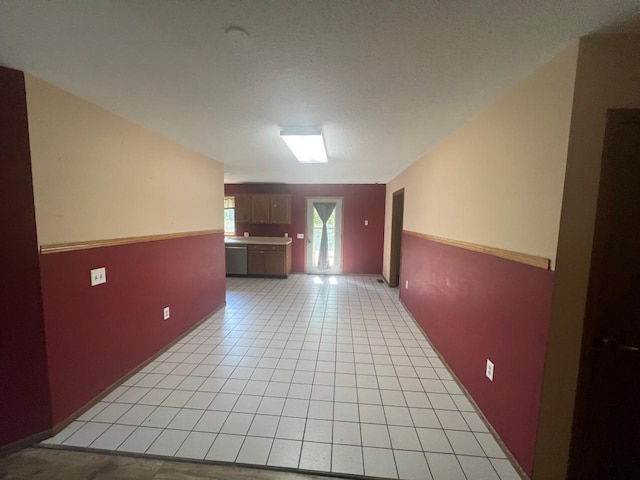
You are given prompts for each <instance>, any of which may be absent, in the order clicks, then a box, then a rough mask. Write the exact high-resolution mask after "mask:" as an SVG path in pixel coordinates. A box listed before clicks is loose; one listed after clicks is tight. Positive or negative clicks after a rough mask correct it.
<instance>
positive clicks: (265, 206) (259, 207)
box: [251, 195, 271, 223]
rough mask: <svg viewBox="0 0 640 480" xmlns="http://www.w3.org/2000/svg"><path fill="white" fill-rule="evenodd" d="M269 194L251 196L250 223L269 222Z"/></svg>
mask: <svg viewBox="0 0 640 480" xmlns="http://www.w3.org/2000/svg"><path fill="white" fill-rule="evenodd" d="M270 198H271V197H270V196H269V195H252V196H251V223H271V222H270V216H269V211H270Z"/></svg>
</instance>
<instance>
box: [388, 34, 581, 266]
mask: <svg viewBox="0 0 640 480" xmlns="http://www.w3.org/2000/svg"><path fill="white" fill-rule="evenodd" d="M577 51H578V46H577V42H576V43H574V44H572V45H571V46H570V47H568V48H566V49H565V50H563V51H562V52H561V53H559V54H558V55H557V56H555V57H554V58H553V59H552V60H550V61H549V62H548V63H546V64H545V65H544V66H542V67H541V68H539V69H538V70H536V71H535V72H534V73H533V74H531V75H530V76H528V77H527V78H525V79H523V80H522V81H521V82H519V83H518V84H517V85H516V86H514V87H513V88H512V89H511V90H509V91H508V92H507V93H506V94H505V95H504V96H502V97H501V98H499V99H497V100H496V101H494V102H493V103H492V104H491V105H489V106H488V107H487V108H486V109H485V110H483V111H482V112H481V113H480V114H478V115H477V116H476V117H474V118H473V119H472V120H470V121H469V122H468V123H467V124H466V125H464V126H463V127H461V128H460V129H459V130H457V131H456V132H454V133H453V134H452V135H450V136H449V137H448V138H447V139H445V140H444V141H443V142H442V143H440V144H439V145H437V146H436V147H435V148H434V149H433V150H431V151H430V152H429V153H427V154H426V155H425V156H424V157H423V158H422V159H420V160H419V161H417V162H416V163H414V164H413V165H412V166H410V167H409V168H408V169H406V170H405V171H403V172H402V173H400V174H399V175H398V176H397V177H396V178H394V179H393V180H392V181H391V182H389V183H388V184H387V203H386V219H385V249H384V263H383V274H384V275H385V278H388V275H389V248H390V238H391V237H390V233H391V230H390V228H391V206H392V200H391V199H392V194H393V192H395V191H397V190H398V189H400V188H403V187H404V188H405V214H404V229H405V230H411V231H415V232H419V233H425V234H430V235H435V236H439V237H445V238H451V239H455V240H462V241H466V242H471V243H477V244H481V245H486V246H490V247H496V248H502V249H506V250H513V251H516V252H522V253H527V254H531V255H537V256H541V257H545V258H549V259H551V261H552V265H553V264H554V260H555V256H556V246H557V241H558V228H559V223H560V205H561V202H562V188H563V181H564V170H565V164H566V157H567V145H568V140H569V122H570V118H571V106H572V100H573V86H574V79H575V70H576V59H577Z"/></svg>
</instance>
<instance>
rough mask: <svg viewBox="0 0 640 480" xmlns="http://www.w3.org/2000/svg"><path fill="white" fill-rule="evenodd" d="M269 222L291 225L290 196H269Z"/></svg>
mask: <svg viewBox="0 0 640 480" xmlns="http://www.w3.org/2000/svg"><path fill="white" fill-rule="evenodd" d="M269 220H270V221H271V223H287V224H288V223H291V195H270V196H269Z"/></svg>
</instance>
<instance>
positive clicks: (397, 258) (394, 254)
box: [388, 188, 404, 287]
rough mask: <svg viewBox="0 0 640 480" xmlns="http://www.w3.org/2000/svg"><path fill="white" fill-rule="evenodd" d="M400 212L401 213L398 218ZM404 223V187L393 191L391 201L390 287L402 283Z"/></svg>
mask: <svg viewBox="0 0 640 480" xmlns="http://www.w3.org/2000/svg"><path fill="white" fill-rule="evenodd" d="M399 197H402V211H401V212H398V210H399V208H398V206H399V205H400V203H399ZM399 213H400V215H401V217H400V218H398V216H399ZM403 223H404V188H401V189H400V190H397V191H395V192H393V196H392V202H391V246H390V255H389V279H388V283H389V286H390V287H397V286H398V285H399V283H400V264H401V263H402V228H403Z"/></svg>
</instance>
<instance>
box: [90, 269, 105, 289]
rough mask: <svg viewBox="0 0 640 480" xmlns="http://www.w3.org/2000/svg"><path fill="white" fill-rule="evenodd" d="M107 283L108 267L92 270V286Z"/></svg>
mask: <svg viewBox="0 0 640 480" xmlns="http://www.w3.org/2000/svg"><path fill="white" fill-rule="evenodd" d="M103 283H107V269H106V268H105V267H101V268H95V269H93V270H91V286H92V287H95V286H96V285H101V284H103Z"/></svg>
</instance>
